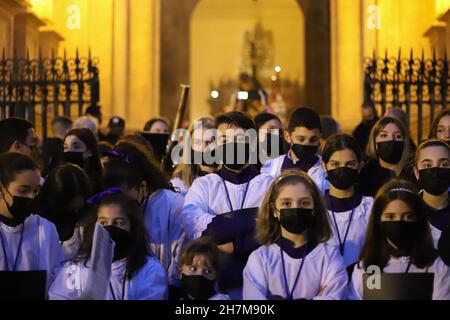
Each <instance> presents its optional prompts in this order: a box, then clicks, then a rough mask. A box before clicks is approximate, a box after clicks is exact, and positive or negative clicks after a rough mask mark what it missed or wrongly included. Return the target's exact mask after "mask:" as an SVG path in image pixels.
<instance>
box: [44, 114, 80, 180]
mask: <svg viewBox="0 0 450 320" xmlns="http://www.w3.org/2000/svg"><path fill="white" fill-rule="evenodd" d="M51 126H52V131H53V137H51V138H47V139H45V140H44V144H43V147H42V160H43V163H44V172H43V176H44V177H45V176H46V175H47V174H48V173H49V172H50V171H51V170H52V169H53V168H55V167H56V166H57V165H58V164H59V163H60V162H61V161H62V156H63V152H64V137H65V136H66V134H67V132H69V131H70V130H71V129H72V126H73V122H72V120H71V119H70V118H68V117H65V116H59V117H55V118H54V119H53V121H52V125H51Z"/></svg>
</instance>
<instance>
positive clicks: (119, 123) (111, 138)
mask: <svg viewBox="0 0 450 320" xmlns="http://www.w3.org/2000/svg"><path fill="white" fill-rule="evenodd" d="M124 133H125V120H124V119H122V118H121V117H112V118H111V119H109V122H108V133H107V134H106V136H105V138H104V139H103V141H107V142H109V143H111V144H113V145H114V144H116V143H117V141H118V140H119V139H120V137H122V136H123V135H124Z"/></svg>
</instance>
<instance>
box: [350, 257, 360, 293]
mask: <svg viewBox="0 0 450 320" xmlns="http://www.w3.org/2000/svg"><path fill="white" fill-rule="evenodd" d="M360 265H362V263H361V261H360V262H359V263H357V264H356V265H355V268H354V269H353V273H352V281H351V282H350V285H349V287H348V299H349V300H363V270H362V267H360Z"/></svg>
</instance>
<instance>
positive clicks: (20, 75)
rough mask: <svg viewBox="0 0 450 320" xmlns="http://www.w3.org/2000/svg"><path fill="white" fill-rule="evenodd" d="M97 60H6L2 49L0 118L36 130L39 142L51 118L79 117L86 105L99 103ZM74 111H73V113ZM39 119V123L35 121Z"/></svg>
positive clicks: (77, 58)
mask: <svg viewBox="0 0 450 320" xmlns="http://www.w3.org/2000/svg"><path fill="white" fill-rule="evenodd" d="M99 89H100V88H99V71H98V59H94V58H92V57H91V52H90V50H89V56H88V57H87V58H85V57H80V56H79V53H78V49H77V50H76V55H75V58H67V55H66V51H64V56H63V57H55V55H54V53H53V52H52V56H51V57H50V58H47V57H41V55H40V54H39V57H38V58H37V59H31V58H30V57H29V54H28V52H27V55H26V57H25V58H19V57H17V54H16V53H14V55H13V57H12V58H7V57H6V55H5V49H3V52H2V56H1V58H0V118H1V119H4V118H8V117H21V118H25V119H27V120H30V121H31V122H32V123H33V125H34V126H35V127H39V128H40V131H41V133H42V137H43V139H45V138H46V137H47V123H48V121H49V119H51V118H52V117H55V116H58V115H61V114H64V115H65V116H68V117H70V116H71V115H73V114H74V113H75V114H78V116H79V115H82V114H83V111H84V110H83V109H84V107H85V106H88V105H97V103H98V102H99V98H100V97H99V95H100V94H99V92H100V91H99ZM73 108H75V110H73ZM39 117H40V120H41V121H39V122H38V121H37V118H39Z"/></svg>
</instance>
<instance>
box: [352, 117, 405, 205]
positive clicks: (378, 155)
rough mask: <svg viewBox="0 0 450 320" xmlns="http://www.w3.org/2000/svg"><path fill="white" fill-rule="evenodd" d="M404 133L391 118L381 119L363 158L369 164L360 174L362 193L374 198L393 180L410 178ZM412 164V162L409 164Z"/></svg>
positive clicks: (399, 125) (400, 124)
mask: <svg viewBox="0 0 450 320" xmlns="http://www.w3.org/2000/svg"><path fill="white" fill-rule="evenodd" d="M407 137H408V134H407V131H406V129H405V128H404V127H403V125H402V123H401V122H400V121H399V120H398V119H396V118H392V117H384V118H382V119H380V120H378V121H377V123H376V124H375V126H374V127H373V128H372V131H371V133H370V137H369V143H368V144H367V150H366V154H367V156H368V157H369V160H368V161H367V162H366V164H365V165H364V167H363V168H362V170H361V174H360V176H359V186H360V188H361V193H362V194H363V195H365V196H370V197H373V196H375V194H376V193H377V191H378V190H379V189H380V188H381V187H382V186H383V185H384V184H385V183H387V182H389V181H390V180H392V179H394V178H397V177H398V178H405V179H406V178H410V177H409V176H410V175H412V172H410V170H409V168H407V164H408V163H409V160H410V145H409V139H406V138H407ZM411 163H412V160H411Z"/></svg>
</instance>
